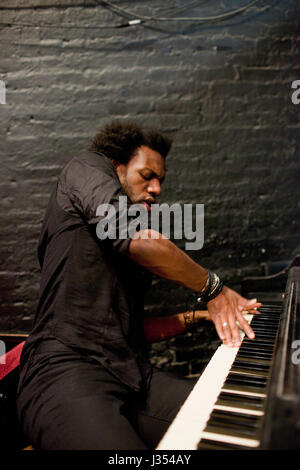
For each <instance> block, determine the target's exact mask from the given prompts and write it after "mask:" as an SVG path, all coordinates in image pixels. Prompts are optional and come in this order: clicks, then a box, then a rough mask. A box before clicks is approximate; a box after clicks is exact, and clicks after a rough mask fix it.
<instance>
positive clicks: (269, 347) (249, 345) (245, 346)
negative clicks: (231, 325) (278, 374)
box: [239, 340, 274, 355]
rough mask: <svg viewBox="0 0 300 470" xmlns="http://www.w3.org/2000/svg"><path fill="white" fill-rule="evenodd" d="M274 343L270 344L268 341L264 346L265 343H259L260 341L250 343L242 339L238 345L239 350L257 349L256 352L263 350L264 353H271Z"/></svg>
mask: <svg viewBox="0 0 300 470" xmlns="http://www.w3.org/2000/svg"><path fill="white" fill-rule="evenodd" d="M273 349H274V345H270V343H269V344H268V345H267V346H266V345H265V344H263V345H261V344H260V343H258V342H256V341H255V343H253V342H252V343H250V342H247V341H246V340H244V341H243V342H242V345H241V346H240V349H239V351H253V352H255V351H257V352H265V353H266V354H271V355H272V354H273Z"/></svg>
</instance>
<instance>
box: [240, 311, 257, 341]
mask: <svg viewBox="0 0 300 470" xmlns="http://www.w3.org/2000/svg"><path fill="white" fill-rule="evenodd" d="M237 317H238V322H239V324H240V327H241V328H242V329H243V330H244V332H245V334H246V335H247V336H248V338H250V339H254V338H255V334H254V331H253V330H252V328H251V326H250V325H249V323H248V322H247V320H246V318H244V317H243V315H242V314H241V313H240V314H239V315H237Z"/></svg>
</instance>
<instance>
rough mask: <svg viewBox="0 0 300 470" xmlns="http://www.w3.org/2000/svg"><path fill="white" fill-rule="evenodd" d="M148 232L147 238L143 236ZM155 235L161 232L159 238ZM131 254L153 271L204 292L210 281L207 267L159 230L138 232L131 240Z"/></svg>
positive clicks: (139, 262)
mask: <svg viewBox="0 0 300 470" xmlns="http://www.w3.org/2000/svg"><path fill="white" fill-rule="evenodd" d="M141 235H144V236H145V237H146V238H140V237H141ZM151 236H159V238H158V239H154V238H151ZM129 257H130V258H131V259H132V260H133V261H135V262H136V263H138V264H140V265H141V266H143V267H145V268H146V269H148V270H149V271H151V272H152V273H153V274H156V275H157V276H160V277H163V278H165V279H168V280H169V281H173V282H176V283H178V284H181V285H183V286H185V287H187V288H188V289H191V290H194V291H195V292H200V291H201V289H202V288H203V287H204V286H205V284H206V281H207V276H208V274H207V271H206V269H204V268H203V267H202V266H200V265H199V264H197V263H196V262H195V261H193V260H192V259H191V258H190V257H189V256H188V255H187V254H186V253H184V251H182V250H180V248H178V247H177V246H176V245H175V244H174V243H172V242H171V241H170V240H168V239H167V238H166V237H164V236H163V235H162V234H158V232H154V231H152V230H147V231H142V232H137V234H136V235H135V237H134V238H133V239H132V240H131V241H130V244H129Z"/></svg>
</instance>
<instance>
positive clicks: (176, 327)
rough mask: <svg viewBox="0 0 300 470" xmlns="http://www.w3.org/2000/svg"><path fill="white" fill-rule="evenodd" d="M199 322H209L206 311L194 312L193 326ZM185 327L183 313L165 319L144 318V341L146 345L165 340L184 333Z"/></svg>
mask: <svg viewBox="0 0 300 470" xmlns="http://www.w3.org/2000/svg"><path fill="white" fill-rule="evenodd" d="M200 320H210V316H209V313H208V311H207V310H203V311H202V310H196V311H195V315H194V325H196V324H197V323H198V322H199V321H200ZM186 331H187V326H186V323H185V320H184V314H183V313H177V314H175V315H169V316H165V317H146V318H145V319H144V333H145V339H146V341H147V342H148V343H154V342H156V341H162V340H164V339H167V338H172V337H173V336H176V335H179V334H182V333H185V332H186Z"/></svg>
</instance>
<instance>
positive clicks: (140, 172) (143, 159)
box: [116, 146, 166, 211]
mask: <svg viewBox="0 0 300 470" xmlns="http://www.w3.org/2000/svg"><path fill="white" fill-rule="evenodd" d="M116 170H117V173H118V176H119V180H120V182H121V185H122V186H123V188H124V190H125V192H126V194H127V196H128V197H129V198H130V200H131V201H132V202H133V203H142V204H144V205H145V206H146V208H147V210H148V211H151V204H153V203H154V202H155V198H156V197H157V196H159V194H160V192H161V184H162V182H163V180H164V178H165V172H166V170H165V160H164V158H163V157H162V156H161V155H160V153H158V152H156V151H155V150H152V149H151V148H149V147H146V146H141V147H139V148H138V149H137V151H136V153H135V154H134V155H133V156H132V157H131V159H130V160H129V162H128V163H127V164H123V163H118V164H117V165H116Z"/></svg>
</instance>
